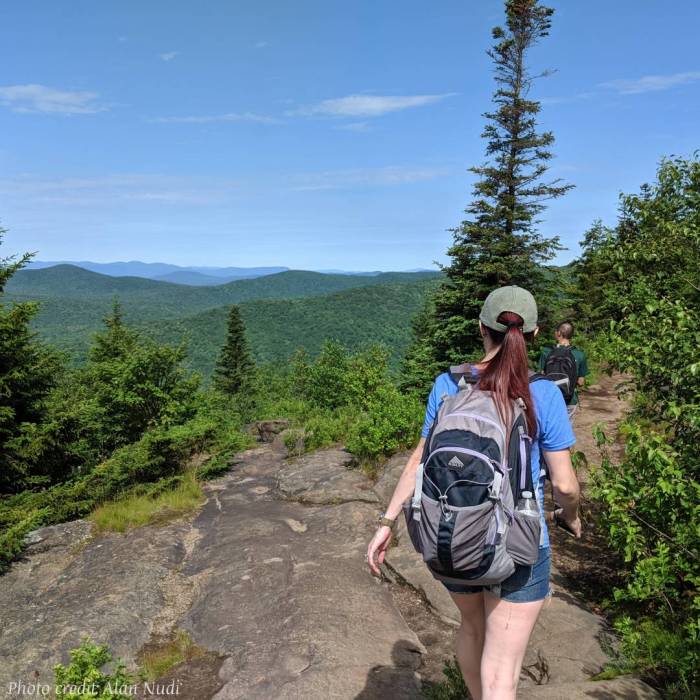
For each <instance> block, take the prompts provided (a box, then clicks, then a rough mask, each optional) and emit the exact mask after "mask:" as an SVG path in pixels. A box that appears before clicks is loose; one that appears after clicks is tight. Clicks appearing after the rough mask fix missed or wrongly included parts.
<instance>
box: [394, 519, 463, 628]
mask: <svg viewBox="0 0 700 700" xmlns="http://www.w3.org/2000/svg"><path fill="white" fill-rule="evenodd" d="M396 540H397V544H396V545H395V546H393V547H390V548H389V550H388V551H387V554H386V558H385V560H384V561H385V564H386V566H387V567H388V568H389V569H391V570H392V571H393V572H394V573H395V574H396V575H397V576H398V577H399V578H400V579H401V580H403V581H404V582H405V583H407V584H408V585H409V586H411V587H412V588H414V589H415V590H417V591H418V592H419V593H421V594H422V595H423V597H424V598H425V599H426V600H427V601H428V604H429V605H430V607H431V608H432V610H433V612H434V613H435V614H436V615H438V617H440V619H441V620H442V621H443V622H446V623H447V624H449V625H452V626H454V627H457V626H459V619H460V616H459V610H458V609H457V606H456V605H455V604H454V601H453V600H452V598H451V597H450V594H449V593H448V591H447V589H446V588H445V587H444V586H443V585H442V584H441V583H440V582H439V581H437V580H436V579H435V578H434V576H433V575H432V574H431V573H430V571H428V567H427V566H426V565H425V562H424V561H423V558H422V557H421V556H420V554H418V552H416V550H415V549H414V548H413V545H412V544H411V540H410V538H409V536H408V531H407V530H406V523H405V521H404V516H403V514H401V515H400V516H399V519H398V521H397V526H396Z"/></svg>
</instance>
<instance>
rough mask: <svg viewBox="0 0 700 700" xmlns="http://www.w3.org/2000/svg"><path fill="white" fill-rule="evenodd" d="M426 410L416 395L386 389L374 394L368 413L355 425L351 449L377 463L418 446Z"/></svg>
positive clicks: (365, 412) (358, 419) (350, 439)
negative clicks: (399, 451)
mask: <svg viewBox="0 0 700 700" xmlns="http://www.w3.org/2000/svg"><path fill="white" fill-rule="evenodd" d="M423 411H424V407H423V404H422V403H421V402H420V401H419V400H418V399H417V398H416V397H415V396H414V395H412V394H409V395H406V394H401V393H400V392H399V391H398V389H396V388H395V387H393V386H382V387H381V388H379V389H377V390H375V391H374V392H373V393H372V395H371V399H369V400H367V405H366V407H365V411H364V412H363V413H362V414H361V415H360V416H359V417H358V418H357V420H356V421H355V422H354V423H353V425H352V427H351V429H350V434H349V436H348V439H347V447H348V449H349V450H350V452H352V453H353V454H354V455H356V456H357V457H359V458H360V459H361V460H376V459H377V458H379V457H384V456H388V455H390V454H392V453H393V452H396V451H397V450H399V449H401V448H405V447H408V446H410V445H414V444H415V443H416V442H417V440H418V436H419V433H420V426H421V423H422V420H423Z"/></svg>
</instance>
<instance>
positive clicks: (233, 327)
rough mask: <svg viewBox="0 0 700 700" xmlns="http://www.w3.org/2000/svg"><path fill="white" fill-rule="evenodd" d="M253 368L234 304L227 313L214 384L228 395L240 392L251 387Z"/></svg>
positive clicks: (237, 310) (243, 331) (242, 327)
mask: <svg viewBox="0 0 700 700" xmlns="http://www.w3.org/2000/svg"><path fill="white" fill-rule="evenodd" d="M254 368H255V363H254V362H253V359H252V357H251V354H250V350H249V349H248V341H247V340H246V335H245V326H244V325H243V319H241V312H240V310H239V308H238V306H236V305H235V304H234V305H233V306H232V307H231V310H230V311H229V315H228V332H227V335H226V343H225V344H224V347H223V348H222V349H221V355H220V356H219V361H218V362H217V364H216V369H215V370H214V385H215V386H216V388H217V389H219V391H221V392H223V393H225V394H228V395H230V396H233V395H237V394H241V393H242V391H243V390H245V389H250V388H251V386H252V382H253V370H254Z"/></svg>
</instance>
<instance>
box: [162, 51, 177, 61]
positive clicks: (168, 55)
mask: <svg viewBox="0 0 700 700" xmlns="http://www.w3.org/2000/svg"><path fill="white" fill-rule="evenodd" d="M177 54H178V52H177V51H166V52H165V53H159V54H158V57H159V58H160V60H161V61H165V62H166V63H167V62H168V61H172V60H173V58H175V56H177Z"/></svg>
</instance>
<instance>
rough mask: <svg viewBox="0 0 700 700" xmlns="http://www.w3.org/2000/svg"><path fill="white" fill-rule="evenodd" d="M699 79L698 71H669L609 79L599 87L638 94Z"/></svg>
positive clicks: (622, 92) (624, 93) (665, 88)
mask: <svg viewBox="0 0 700 700" xmlns="http://www.w3.org/2000/svg"><path fill="white" fill-rule="evenodd" d="M698 80H700V71H688V72H686V73H669V74H667V75H645V76H644V77H642V78H633V79H624V78H623V79H620V80H609V81H608V82H605V83H601V84H600V87H603V88H610V89H612V90H616V91H617V92H619V93H620V94H621V95H639V94H642V93H644V92H658V91H660V90H668V89H670V88H672V87H676V86H677V85H686V84H688V83H695V82H697V81H698Z"/></svg>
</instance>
